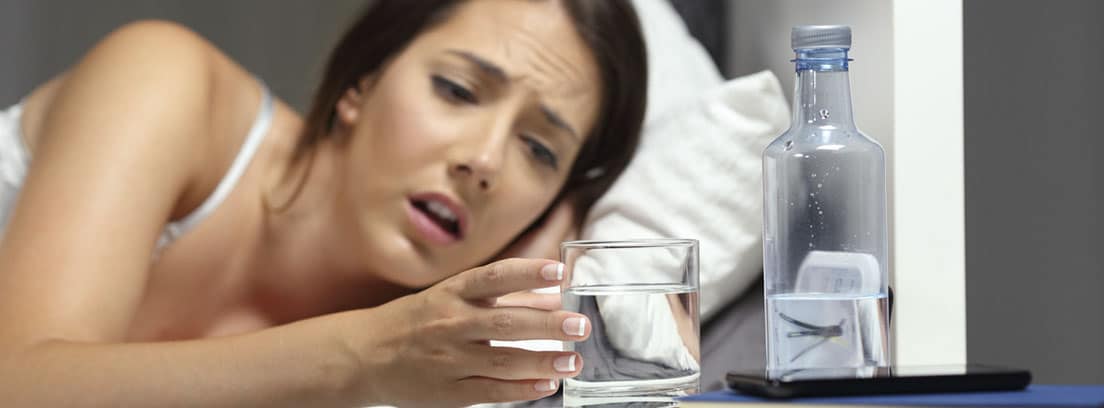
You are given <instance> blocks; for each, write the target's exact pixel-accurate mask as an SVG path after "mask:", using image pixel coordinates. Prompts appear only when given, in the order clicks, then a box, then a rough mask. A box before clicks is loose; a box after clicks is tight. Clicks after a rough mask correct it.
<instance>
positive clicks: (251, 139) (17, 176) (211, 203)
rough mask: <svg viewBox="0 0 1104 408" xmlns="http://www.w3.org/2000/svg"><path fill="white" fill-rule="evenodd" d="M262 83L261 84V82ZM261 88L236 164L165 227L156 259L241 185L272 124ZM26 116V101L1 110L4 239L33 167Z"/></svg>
mask: <svg viewBox="0 0 1104 408" xmlns="http://www.w3.org/2000/svg"><path fill="white" fill-rule="evenodd" d="M258 82H259V83H260V81H258ZM260 87H261V106H260V109H259V110H258V111H257V117H256V118H255V119H254V120H253V125H252V126H251V127H250V129H249V133H248V134H247V135H246V136H245V142H244V143H242V147H241V149H240V150H239V151H238V155H237V157H235V158H234V162H233V163H231V164H230V169H229V170H227V172H226V175H225V176H223V178H222V180H221V181H219V184H218V186H216V187H215V191H214V192H212V193H211V195H210V196H208V197H207V199H206V200H205V201H204V202H203V203H202V204H200V205H199V207H196V209H195V210H194V211H192V212H191V213H190V214H188V215H186V216H184V217H183V218H181V219H179V220H174V221H171V222H169V223H168V224H166V225H165V228H164V230H162V232H161V236H160V237H159V238H158V240H157V249H156V250H155V252H154V256H155V257H156V256H157V255H158V254H159V253H160V252H161V251H162V250H163V249H164V248H166V247H168V246H169V245H170V244H172V243H173V241H176V240H177V239H178V238H180V237H181V236H182V235H184V234H186V233H187V232H188V231H190V230H191V229H192V228H195V226H196V225H199V223H200V222H202V221H203V220H204V219H205V218H207V216H209V215H211V213H212V212H214V211H215V209H216V208H218V206H219V204H222V202H223V200H225V199H226V197H227V196H228V195H230V192H231V191H232V190H233V189H234V186H235V185H237V183H238V179H240V178H241V176H242V174H243V173H245V169H246V168H247V167H248V166H249V163H250V162H251V161H252V160H253V155H254V153H256V152H257V148H258V147H259V146H260V144H261V141H263V140H264V136H265V134H267V133H268V129H269V127H270V126H271V124H272V113H273V101H272V94H271V93H270V92H269V90H268V88H267V87H266V86H265V85H264V83H260ZM22 116H23V102H20V103H19V104H16V105H15V106H12V107H10V108H8V109H7V110H3V111H0V237H3V235H4V231H5V229H6V227H7V225H8V217H9V216H10V215H11V211H12V207H14V206H15V200H16V198H17V197H18V196H19V190H20V189H21V188H22V187H23V181H24V180H25V179H26V177H27V168H28V166H30V162H31V156H30V154H29V153H28V152H29V150H28V149H27V146H26V145H25V144H24V143H23V136H22V130H21V122H20V119H21V118H22Z"/></svg>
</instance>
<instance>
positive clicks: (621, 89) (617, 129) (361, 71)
mask: <svg viewBox="0 0 1104 408" xmlns="http://www.w3.org/2000/svg"><path fill="white" fill-rule="evenodd" d="M560 1H562V4H563V5H564V7H565V9H566V10H567V11H568V14H569V15H570V16H571V18H572V22H573V23H574V26H575V29H576V31H577V32H578V34H579V35H580V37H582V39H583V41H584V42H585V43H586V44H587V46H588V47H589V48H590V50H591V52H592V54H593V56H594V58H595V60H596V61H597V63H598V69H599V72H600V73H601V79H602V105H601V110H600V111H599V114H598V120H597V122H596V123H595V126H594V129H592V130H591V134H590V135H589V137H587V139H586V142H585V143H584V144H583V146H582V148H581V150H580V151H579V155H578V157H577V158H576V160H575V163H574V165H573V166H572V168H571V172H570V174H569V175H568V178H567V181H566V182H565V183H564V187H563V189H561V191H560V192H559V194H558V195H557V196H556V199H555V200H554V201H553V203H555V202H558V201H559V200H561V199H563V198H564V197H571V200H572V202H573V203H574V205H575V210H576V211H575V213H576V215H577V217H578V218H577V219H576V223H577V224H581V222H582V220H583V217H584V216H585V214H586V212H587V210H589V209H590V207H591V205H593V204H594V202H595V201H597V200H598V198H599V197H601V195H602V194H603V193H604V192H605V191H606V190H607V189H609V187H610V185H612V184H613V181H614V180H615V179H616V178H617V176H618V175H619V174H621V171H622V170H624V169H625V167H626V166H627V165H628V163H629V161H630V159H631V158H632V154H633V152H634V151H635V150H636V145H637V143H638V141H639V134H640V128H641V126H642V122H643V120H644V109H645V104H646V96H647V92H646V88H647V86H646V85H647V62H646V61H647V58H646V54H645V52H646V51H645V48H644V39H643V36H642V34H641V31H640V25H639V22H638V21H637V18H636V13H635V12H634V11H633V8H632V6H631V5H630V4H629V2H628V1H627V0H597V1H596V0H560ZM457 3H459V1H457V0H412V1H397V0H380V1H376V2H374V4H371V5H369V6H368V9H367V10H366V11H365V12H364V14H363V15H362V16H361V17H360V18H359V19H358V20H357V21H356V22H355V23H354V24H353V26H352V27H351V28H350V29H349V31H348V32H346V33H345V35H344V37H342V38H341V40H340V41H339V42H338V44H337V47H336V48H334V50H333V52H332V53H331V55H330V59H329V62H328V63H327V65H326V69H325V73H324V76H323V79H322V82H321V84H319V87H318V90H317V92H316V93H315V96H314V100H313V101H312V105H311V109H310V111H309V113H308V114H307V117H306V123H305V124H304V128H303V134H302V137H301V138H300V140H299V144H298V146H296V150H295V153H294V156H293V162H298V161H299V160H301V159H302V158H303V157H305V156H306V155H307V153H309V152H310V151H311V150H312V149H313V148H314V146H315V145H317V144H318V142H319V141H321V140H323V139H324V138H326V137H330V135H331V128H332V125H333V119H334V107H335V105H336V104H337V101H338V100H339V99H340V98H341V95H342V94H343V93H344V92H345V90H347V89H348V88H350V87H353V86H356V84H357V81H359V80H360V79H361V78H363V77H364V76H365V75H367V74H371V73H375V72H378V71H379V70H380V69H381V68H383V66H384V65H385V64H386V63H387V62H388V61H389V60H390V59H391V58H392V57H393V56H395V55H396V54H398V53H399V52H401V51H402V50H403V49H404V48H405V47H406V46H407V45H408V44H409V43H410V42H412V41H413V39H414V38H415V37H416V36H417V35H418V34H419V33H421V32H423V31H425V30H426V29H427V28H429V27H431V26H432V25H434V24H436V23H438V22H440V21H442V20H443V19H444V18H446V17H447V16H448V13H449V11H450V10H452V8H453V7H454V6H455V5H456V4H457ZM293 194H294V193H293ZM292 200H294V196H293V197H292ZM550 207H551V206H550ZM547 211H548V210H547V209H546V210H545V213H547ZM541 218H542V219H543V218H544V217H543V216H542V217H541ZM539 223H540V221H538V222H537V223H536V224H534V226H536V225H539ZM534 226H530V228H533V227H534Z"/></svg>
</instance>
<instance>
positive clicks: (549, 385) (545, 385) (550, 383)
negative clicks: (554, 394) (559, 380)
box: [533, 380, 556, 392]
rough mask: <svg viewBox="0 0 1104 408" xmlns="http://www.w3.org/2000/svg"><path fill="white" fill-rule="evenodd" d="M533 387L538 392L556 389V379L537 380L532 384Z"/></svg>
mask: <svg viewBox="0 0 1104 408" xmlns="http://www.w3.org/2000/svg"><path fill="white" fill-rule="evenodd" d="M533 388H536V389H537V391H540V392H548V391H552V390H554V389H556V381H555V380H541V381H537V383H536V384H533Z"/></svg>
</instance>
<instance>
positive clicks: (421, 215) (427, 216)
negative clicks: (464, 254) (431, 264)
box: [407, 193, 466, 245]
mask: <svg viewBox="0 0 1104 408" xmlns="http://www.w3.org/2000/svg"><path fill="white" fill-rule="evenodd" d="M408 203H409V204H410V205H409V206H408V208H407V210H408V211H407V212H408V216H409V218H410V221H411V222H412V223H413V224H414V227H415V228H416V229H417V230H418V232H419V233H421V235H422V236H423V237H425V238H426V239H427V240H429V241H430V242H434V243H437V244H442V245H447V244H452V243H454V242H457V241H460V240H461V239H463V237H464V224H465V218H466V217H465V214H464V210H463V207H462V206H460V205H459V204H457V203H456V202H455V201H453V200H452V199H450V198H449V197H448V196H445V195H442V194H436V193H427V194H418V195H414V196H411V197H409V199H408Z"/></svg>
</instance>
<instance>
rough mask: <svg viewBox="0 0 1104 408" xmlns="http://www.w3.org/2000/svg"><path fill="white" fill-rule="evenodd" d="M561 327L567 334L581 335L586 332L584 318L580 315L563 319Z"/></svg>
mask: <svg viewBox="0 0 1104 408" xmlns="http://www.w3.org/2000/svg"><path fill="white" fill-rule="evenodd" d="M561 328H562V329H563V331H564V333H567V335H569V336H582V335H583V333H586V319H584V318H582V317H572V318H568V319H566V320H564V322H563V327H561Z"/></svg>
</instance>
